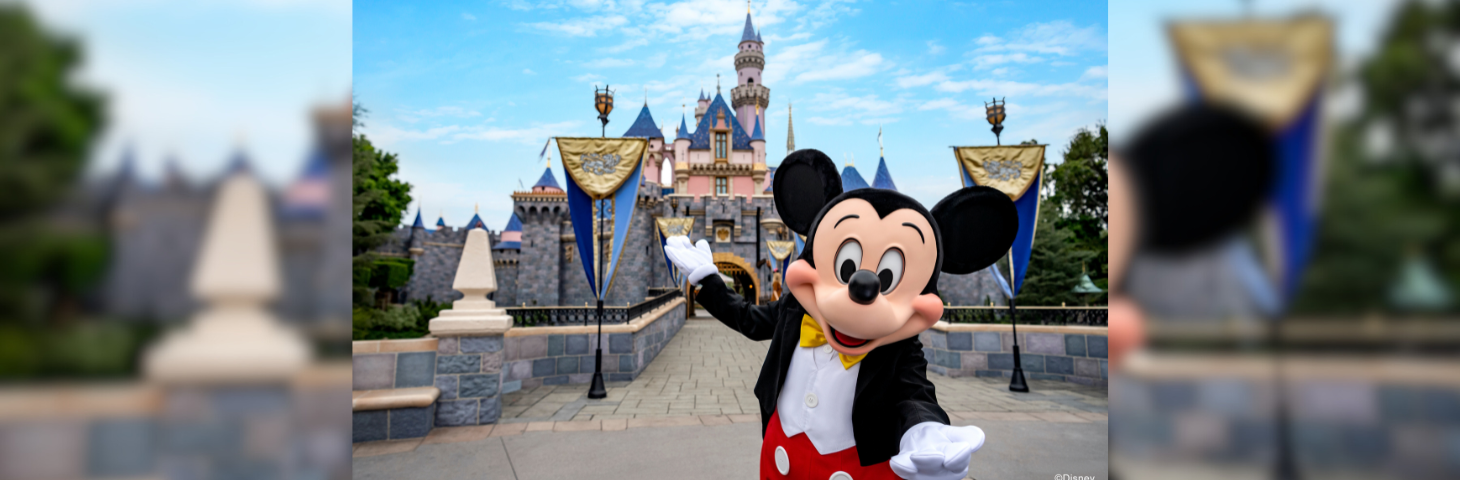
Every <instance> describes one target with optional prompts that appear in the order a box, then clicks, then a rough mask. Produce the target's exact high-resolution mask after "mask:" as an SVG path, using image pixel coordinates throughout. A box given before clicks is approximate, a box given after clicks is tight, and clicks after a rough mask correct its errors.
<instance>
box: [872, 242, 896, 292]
mask: <svg viewBox="0 0 1460 480" xmlns="http://www.w3.org/2000/svg"><path fill="white" fill-rule="evenodd" d="M877 280H879V281H881V282H882V294H883V295H886V294H887V292H891V291H892V289H894V288H897V284H898V283H899V282H901V281H902V250H898V249H896V248H889V249H887V253H883V254H882V261H879V262H877Z"/></svg>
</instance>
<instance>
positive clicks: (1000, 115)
mask: <svg viewBox="0 0 1460 480" xmlns="http://www.w3.org/2000/svg"><path fill="white" fill-rule="evenodd" d="M983 108H984V112H985V113H986V114H987V115H988V116H987V118H988V120H989V125H993V126H994V128H993V131H994V144H995V145H1000V143H999V133H1000V132H1003V131H1004V116H1005V114H1004V100H1003V99H1001V98H995V99H994V101H992V102H984V103H983Z"/></svg>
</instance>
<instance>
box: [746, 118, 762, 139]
mask: <svg viewBox="0 0 1460 480" xmlns="http://www.w3.org/2000/svg"><path fill="white" fill-rule="evenodd" d="M750 139H751V140H760V141H762V142H764V141H765V134H762V133H761V132H760V117H755V128H753V129H751V131H750Z"/></svg>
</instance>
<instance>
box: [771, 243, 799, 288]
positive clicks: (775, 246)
mask: <svg viewBox="0 0 1460 480" xmlns="http://www.w3.org/2000/svg"><path fill="white" fill-rule="evenodd" d="M765 246H766V250H768V251H770V254H771V258H774V259H775V260H776V263H775V265H776V270H777V271H779V272H780V274H781V284H782V285H785V284H786V267H789V266H791V260H794V259H795V258H796V257H795V256H793V255H791V254H792V253H793V252H795V251H796V242H795V241H792V240H766V241H765Z"/></svg>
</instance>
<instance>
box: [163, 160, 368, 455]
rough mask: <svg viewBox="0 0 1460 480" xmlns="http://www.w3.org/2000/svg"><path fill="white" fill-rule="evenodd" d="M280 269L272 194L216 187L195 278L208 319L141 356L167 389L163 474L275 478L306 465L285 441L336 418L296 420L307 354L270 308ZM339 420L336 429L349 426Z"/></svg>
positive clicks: (241, 182) (244, 182) (248, 180)
mask: <svg viewBox="0 0 1460 480" xmlns="http://www.w3.org/2000/svg"><path fill="white" fill-rule="evenodd" d="M278 267H279V266H278V255H277V252H276V251H275V238H274V235H273V223H272V218H271V215H270V211H269V207H268V199H267V194H266V193H265V191H264V189H263V187H262V186H261V185H260V184H259V182H258V181H257V180H256V179H254V178H253V177H252V176H250V175H249V174H248V173H246V172H244V173H235V174H233V175H232V176H230V177H228V178H227V179H225V180H224V181H223V182H222V184H221V185H220V186H219V188H218V197H217V199H216V203H214V205H213V210H212V212H210V214H209V217H208V224H207V227H206V230H205V231H204V235H203V243H202V248H201V250H200V253H199V256H198V259H197V262H196V264H195V270H194V272H193V277H192V286H191V289H192V293H193V295H194V296H196V297H197V298H198V299H199V300H201V302H202V303H203V304H204V305H205V306H204V307H203V310H202V312H200V313H198V314H197V315H196V316H195V317H193V319H192V320H191V321H190V322H189V323H188V324H187V325H185V326H183V327H182V328H180V329H178V330H177V331H174V332H172V333H169V334H168V335H167V336H166V337H164V338H163V339H162V340H161V341H160V342H158V343H157V344H156V345H153V346H151V347H149V348H148V349H147V350H146V352H145V353H144V354H143V358H142V368H143V372H144V375H145V377H146V379H147V380H149V381H152V382H157V383H160V384H162V385H163V389H162V392H163V394H162V402H163V406H162V408H161V409H159V411H160V412H161V414H160V416H159V418H158V422H159V424H160V429H159V432H161V433H160V435H161V438H162V440H161V441H160V443H159V447H158V465H159V468H161V469H162V471H163V474H164V475H165V476H166V477H168V478H233V477H240V476H258V477H275V478H277V477H282V476H285V475H288V474H289V473H290V472H298V471H300V470H301V469H302V468H308V465H307V462H309V460H308V459H305V458H304V457H301V456H300V455H298V452H297V451H295V450H294V449H292V448H290V443H289V442H288V440H289V439H291V438H298V437H299V436H301V434H305V433H307V432H309V431H311V429H313V428H316V427H318V426H320V425H326V426H327V425H329V424H330V423H329V419H328V417H331V415H323V416H313V417H311V418H308V419H305V420H302V421H301V420H300V419H299V418H298V412H299V404H298V403H297V400H298V398H299V397H298V395H297V394H296V393H297V392H295V391H294V390H293V389H292V388H291V382H292V381H293V380H294V379H295V377H296V376H297V375H298V374H299V373H300V372H301V371H302V370H303V369H304V368H305V367H306V366H307V364H308V362H309V360H310V350H309V346H308V344H307V343H306V342H305V341H304V340H303V339H302V338H301V337H300V336H299V335H298V334H297V333H296V332H295V331H294V330H293V329H290V328H287V327H285V326H283V325H280V324H279V322H278V321H277V320H276V319H275V318H274V316H273V315H272V314H271V313H270V312H269V311H268V310H266V309H265V305H266V304H267V303H268V302H269V301H270V300H272V299H273V298H275V297H276V296H277V295H278V292H279V271H278ZM341 393H343V392H341ZM341 398H344V397H343V395H341ZM331 400H333V401H338V400H334V399H331ZM329 411H335V410H333V409H332V410H329ZM338 415H339V418H338V420H340V425H338V426H335V427H334V429H335V431H338V430H340V429H342V428H346V427H344V424H343V419H344V411H343V410H339V414H338ZM335 446H336V447H340V448H343V447H344V445H343V439H341V443H340V444H338V445H335Z"/></svg>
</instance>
